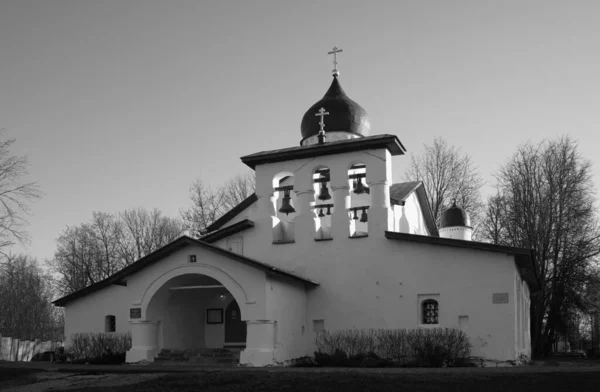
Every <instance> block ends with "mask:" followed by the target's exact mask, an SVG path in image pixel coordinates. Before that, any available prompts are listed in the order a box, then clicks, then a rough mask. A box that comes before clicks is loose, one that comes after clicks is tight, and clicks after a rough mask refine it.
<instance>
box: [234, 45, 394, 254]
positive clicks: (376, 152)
mask: <svg viewBox="0 0 600 392" xmlns="http://www.w3.org/2000/svg"><path fill="white" fill-rule="evenodd" d="M341 51H342V50H341V49H338V48H336V47H334V50H333V51H331V52H329V54H333V55H334V69H333V80H332V81H331V85H330V86H329V89H328V90H327V92H326V93H325V95H324V96H323V98H321V99H320V100H319V101H317V102H316V103H314V104H313V105H312V106H311V107H310V108H309V109H308V110H307V111H306V112H305V113H304V115H303V117H302V121H301V123H300V131H301V135H302V139H301V141H300V146H298V147H291V148H285V149H280V150H274V151H264V152H260V153H256V154H252V155H247V156H244V157H242V158H241V159H242V162H244V163H245V164H246V165H248V166H249V167H251V168H252V169H254V170H255V171H256V186H257V187H256V195H257V197H258V202H257V208H256V211H255V214H254V216H253V220H254V221H255V225H256V227H257V229H259V232H260V238H261V239H260V243H261V244H262V246H264V245H266V244H268V243H272V244H274V245H281V246H285V247H290V248H289V249H291V248H292V247H298V246H299V247H300V249H302V248H305V247H311V248H312V247H314V246H315V242H320V241H332V246H333V247H335V248H337V247H342V246H347V245H348V244H345V245H343V244H344V243H346V242H347V241H354V240H356V241H360V240H359V239H361V238H367V237H369V238H377V237H381V238H383V237H384V236H385V231H392V230H393V228H394V222H393V210H392V208H391V206H390V186H391V182H392V156H395V155H402V154H404V152H405V149H404V146H403V145H402V143H400V141H399V140H398V138H397V137H396V136H394V135H385V134H384V135H375V136H370V131H371V124H370V122H369V117H368V115H367V112H366V110H365V109H364V108H363V107H362V106H360V105H359V104H358V103H356V102H355V101H353V100H352V99H350V98H349V97H348V95H347V94H346V93H345V92H344V90H343V89H342V86H341V84H340V81H339V71H338V69H337V58H336V57H335V56H336V55H337V54H338V53H340V52H341ZM282 214H284V215H282ZM365 241H366V240H365ZM354 244H356V243H354Z"/></svg>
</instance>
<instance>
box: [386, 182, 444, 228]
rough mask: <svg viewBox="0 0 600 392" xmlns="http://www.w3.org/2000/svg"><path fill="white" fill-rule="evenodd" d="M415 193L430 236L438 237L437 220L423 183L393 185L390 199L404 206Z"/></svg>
mask: <svg viewBox="0 0 600 392" xmlns="http://www.w3.org/2000/svg"><path fill="white" fill-rule="evenodd" d="M413 192H416V194H417V200H419V205H420V206H421V212H423V219H425V225H426V226H427V230H428V231H429V234H430V235H432V236H434V237H438V236H439V233H438V228H437V225H436V224H435V218H434V216H433V212H432V211H431V206H430V205H429V200H428V199H427V192H426V191H425V186H424V185H423V181H409V182H400V183H396V184H392V186H390V199H392V203H396V204H400V205H404V202H405V201H406V199H407V198H408V197H409V196H410V195H411V194H412V193H413Z"/></svg>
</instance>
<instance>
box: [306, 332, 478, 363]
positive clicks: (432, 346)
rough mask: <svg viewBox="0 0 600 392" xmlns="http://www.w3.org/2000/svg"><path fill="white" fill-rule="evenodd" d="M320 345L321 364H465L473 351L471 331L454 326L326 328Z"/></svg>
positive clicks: (319, 338) (320, 338) (318, 355)
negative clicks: (453, 327)
mask: <svg viewBox="0 0 600 392" xmlns="http://www.w3.org/2000/svg"><path fill="white" fill-rule="evenodd" d="M316 346H317V351H316V352H315V362H316V363H317V364H318V365H320V366H352V367H357V366H358V367H382V366H423V367H442V366H464V364H465V363H467V362H468V361H467V359H468V358H469V356H470V352H471V345H470V343H469V337H468V336H467V334H466V333H464V332H463V331H460V330H457V329H451V328H434V329H412V330H406V329H360V330H359V329H348V330H340V331H332V332H330V331H323V332H322V333H320V334H319V335H318V336H317V340H316Z"/></svg>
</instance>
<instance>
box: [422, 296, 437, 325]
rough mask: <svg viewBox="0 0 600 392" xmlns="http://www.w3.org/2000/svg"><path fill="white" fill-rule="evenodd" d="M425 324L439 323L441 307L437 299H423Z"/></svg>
mask: <svg viewBox="0 0 600 392" xmlns="http://www.w3.org/2000/svg"><path fill="white" fill-rule="evenodd" d="M422 306H423V324H438V314H439V308H438V303H437V301H435V300H433V299H428V300H426V301H423V305H422Z"/></svg>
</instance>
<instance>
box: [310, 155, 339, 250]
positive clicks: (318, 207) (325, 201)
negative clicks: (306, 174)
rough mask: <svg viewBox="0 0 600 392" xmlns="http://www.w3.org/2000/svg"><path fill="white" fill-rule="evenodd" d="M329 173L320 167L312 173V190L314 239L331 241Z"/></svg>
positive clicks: (331, 203)
mask: <svg viewBox="0 0 600 392" xmlns="http://www.w3.org/2000/svg"><path fill="white" fill-rule="evenodd" d="M330 173H331V171H330V170H329V168H328V167H325V166H323V167H320V168H318V169H317V170H315V171H314V173H313V189H314V191H315V203H314V206H312V208H313V212H314V214H315V222H316V226H315V239H316V240H328V239H331V214H333V209H334V205H333V198H332V189H331V175H330Z"/></svg>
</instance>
